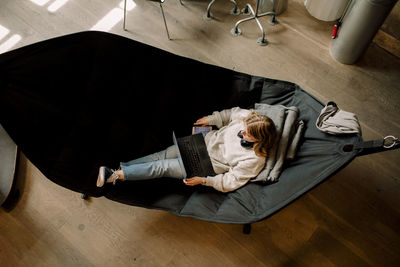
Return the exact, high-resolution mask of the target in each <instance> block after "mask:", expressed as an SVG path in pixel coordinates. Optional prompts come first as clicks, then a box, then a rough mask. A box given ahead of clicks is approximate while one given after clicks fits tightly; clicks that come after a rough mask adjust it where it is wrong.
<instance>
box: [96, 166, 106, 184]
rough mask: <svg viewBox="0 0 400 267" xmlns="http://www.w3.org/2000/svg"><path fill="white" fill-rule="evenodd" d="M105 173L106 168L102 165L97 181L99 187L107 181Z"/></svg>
mask: <svg viewBox="0 0 400 267" xmlns="http://www.w3.org/2000/svg"><path fill="white" fill-rule="evenodd" d="M104 174H105V168H104V167H100V170H99V175H98V176H97V183H96V185H97V187H103V185H104V182H105V177H104Z"/></svg>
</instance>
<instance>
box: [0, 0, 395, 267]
mask: <svg viewBox="0 0 400 267" xmlns="http://www.w3.org/2000/svg"><path fill="white" fill-rule="evenodd" d="M120 2H121V0H107V1H104V0H103V1H102V0H86V1H82V0H69V1H67V2H66V3H65V4H64V5H63V6H62V7H60V8H59V9H58V10H57V11H55V12H50V11H48V8H49V7H50V6H52V7H53V6H54V5H52V4H54V3H58V1H56V0H36V3H41V4H42V5H41V6H40V5H37V4H35V3H34V1H33V0H31V1H30V0H1V1H0V25H1V26H2V27H0V38H1V36H2V35H1V32H2V31H1V29H3V35H4V33H7V34H6V35H5V37H3V38H2V39H1V40H0V49H3V50H6V49H7V48H6V45H7V43H11V42H12V40H19V41H17V42H16V43H15V44H14V45H13V46H12V48H17V47H21V46H25V45H28V44H31V43H34V42H37V41H41V40H44V39H47V38H51V37H55V36H59V35H63V34H68V33H73V32H78V31H83V30H89V29H92V28H93V27H94V26H95V25H96V24H97V26H96V27H95V29H96V28H97V29H105V28H104V27H103V28H101V25H102V24H98V21H100V20H101V19H102V18H104V17H107V14H114V15H113V18H114V20H115V21H114V22H113V23H114V24H115V26H114V27H111V26H112V25H113V24H111V26H110V27H108V28H109V31H110V32H113V33H116V34H120V35H123V36H126V37H128V38H132V39H134V40H138V41H140V42H144V43H147V44H150V45H153V46H156V47H159V48H161V49H164V50H168V51H171V52H173V53H175V54H178V55H183V56H186V57H191V58H195V59H198V60H201V61H204V62H207V63H211V64H215V65H219V66H223V67H225V68H229V69H234V70H236V71H240V72H246V73H249V74H254V75H260V76H264V77H269V78H275V79H282V80H287V81H291V82H295V83H297V84H299V85H300V86H301V87H302V88H303V89H305V90H307V91H308V92H309V93H311V94H313V95H314V96H316V97H317V98H319V99H320V100H321V101H323V102H327V101H329V100H333V101H335V102H336V103H338V105H339V107H341V108H342V109H343V110H347V111H351V112H354V113H356V114H357V115H358V117H359V119H360V121H361V122H362V128H363V136H364V139H365V140H370V139H377V138H382V137H384V136H386V135H389V134H392V135H396V136H400V60H399V58H397V57H395V56H393V55H392V54H390V53H388V52H386V51H385V50H383V49H382V48H380V47H379V46H377V45H375V44H374V43H372V44H371V46H370V47H369V49H368V50H367V52H366V54H365V55H364V56H363V57H362V58H361V59H360V61H359V62H358V63H357V64H355V65H343V64H341V63H338V62H337V61H335V60H334V59H333V58H332V57H331V56H330V54H329V46H330V43H331V41H332V39H331V37H330V34H331V29H332V25H333V24H332V23H326V22H321V21H318V20H316V19H314V18H313V17H311V16H310V15H309V14H308V13H307V11H306V10H305V8H304V6H303V5H302V2H303V1H302V0H290V1H289V7H288V9H287V11H286V12H285V13H283V14H282V15H280V16H279V17H278V19H279V24H278V25H276V26H270V25H269V24H268V23H267V18H263V19H261V21H262V24H263V25H264V27H265V29H266V32H267V38H268V41H269V45H268V46H265V47H260V46H258V45H257V43H256V40H257V38H258V37H259V36H260V32H259V30H258V28H257V26H256V24H255V22H254V21H253V22H247V23H245V24H243V26H241V29H242V31H243V34H242V35H241V36H238V37H233V36H232V35H231V33H230V30H231V29H232V28H233V25H234V23H235V22H236V21H237V20H238V19H239V18H244V17H245V16H244V15H239V16H233V15H230V14H229V11H230V9H231V8H232V5H231V4H230V3H229V2H228V1H227V0H226V1H223V0H220V1H218V2H217V3H216V5H215V6H214V8H213V10H212V11H213V14H214V16H215V17H216V19H214V20H211V21H205V20H204V19H203V14H204V12H205V9H206V7H207V4H208V3H207V2H205V1H203V0H201V1H200V0H183V2H184V5H183V6H181V5H180V4H179V1H177V0H169V1H167V2H166V3H165V4H164V10H165V14H166V18H167V23H168V26H169V30H170V33H171V37H172V38H173V40H172V41H169V40H167V38H166V33H165V29H164V24H163V21H162V17H161V13H160V8H159V6H158V4H157V3H154V2H149V1H144V0H136V6H135V7H134V8H133V9H132V10H131V11H129V12H128V17H127V27H128V31H126V32H125V31H123V30H122V20H121V19H120V18H121V17H118V16H121V14H122V9H121V8H120ZM238 3H239V6H240V7H241V8H242V7H244V5H245V3H246V1H244V0H243V1H241V0H239V1H238ZM110 11H112V12H113V13H109V12H110ZM99 27H100V28H99ZM4 29H7V30H8V32H7V31H6V30H4ZM11 37H13V38H14V39H12V38H11ZM12 48H9V49H12ZM22 78H23V77H21V79H22ZM17 171H18V179H19V180H20V181H23V186H24V190H23V193H22V195H21V199H20V201H19V202H18V203H17V205H16V206H15V207H14V208H13V209H4V208H2V209H0V266H3V267H6V266H12V267H17V266H400V151H399V150H398V151H390V152H384V153H379V154H375V155H369V156H364V157H359V158H357V159H355V160H354V161H353V162H351V163H350V164H349V165H348V166H347V167H346V168H345V169H343V170H342V171H340V172H339V173H337V174H336V175H335V176H333V177H332V178H331V179H329V180H328V181H327V182H325V183H323V184H321V185H320V186H318V187H316V188H315V189H313V190H312V191H310V192H309V193H307V194H305V195H304V196H303V197H301V198H300V199H299V200H297V201H295V202H294V203H293V204H291V205H289V206H288V207H286V208H284V209H283V210H282V211H280V212H279V213H277V214H275V215H274V216H272V217H271V218H269V219H267V220H265V221H262V222H259V223H255V224H253V228H252V233H251V234H250V235H244V234H242V228H241V226H240V225H226V224H216V223H208V222H203V221H199V220H195V219H190V218H181V217H177V216H175V215H172V214H170V213H167V212H162V211H153V210H146V209H142V208H137V207H132V206H127V205H123V204H119V203H116V202H112V201H110V200H107V199H105V198H98V199H90V200H88V201H83V200H81V199H80V195H79V194H77V193H74V192H72V191H69V190H67V189H65V188H62V187H60V186H58V185H56V184H54V183H52V182H51V181H50V180H48V179H46V178H45V177H44V176H43V175H42V174H41V173H40V171H39V170H38V169H37V168H36V167H35V166H33V165H32V164H31V163H30V162H29V160H27V159H26V158H25V157H24V155H23V154H22V155H21V157H20V162H19V167H18V170H17Z"/></svg>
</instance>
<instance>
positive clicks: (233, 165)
mask: <svg viewBox="0 0 400 267" xmlns="http://www.w3.org/2000/svg"><path fill="white" fill-rule="evenodd" d="M249 113H250V111H249V110H246V109H241V108H238V107H236V108H232V109H227V110H223V111H221V112H218V111H216V112H214V113H213V114H212V115H209V116H208V118H209V121H210V125H216V126H217V128H218V130H216V131H211V132H209V133H208V134H207V135H206V137H205V142H206V145H207V150H208V153H209V155H210V158H211V162H212V165H213V168H214V171H215V173H216V174H217V175H215V176H208V177H207V179H206V184H205V185H207V186H212V187H214V188H215V189H216V190H218V191H221V192H229V191H233V190H235V189H237V188H239V187H241V186H243V185H245V184H246V183H247V182H248V181H249V180H250V179H251V178H254V177H256V176H257V175H258V174H259V172H260V171H261V170H262V169H263V168H264V166H265V157H260V156H258V155H256V154H255V152H254V150H253V149H252V148H250V149H249V148H244V147H242V146H241V145H240V138H239V137H238V136H237V134H238V132H239V131H240V130H244V127H245V125H244V122H243V119H244V118H245V117H246V116H247V115H248V114H249Z"/></svg>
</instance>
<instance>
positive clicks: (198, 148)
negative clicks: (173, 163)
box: [172, 132, 215, 178]
mask: <svg viewBox="0 0 400 267" xmlns="http://www.w3.org/2000/svg"><path fill="white" fill-rule="evenodd" d="M172 136H173V140H174V145H176V146H177V147H178V154H179V155H178V159H179V164H180V165H181V167H182V170H184V172H185V177H187V178H191V177H193V176H200V177H207V176H214V175H215V172H214V169H213V166H212V163H211V159H210V156H209V155H208V151H207V146H206V143H205V142H204V137H203V135H202V134H201V133H199V134H193V135H188V136H185V137H180V138H176V135H175V132H173V133H172Z"/></svg>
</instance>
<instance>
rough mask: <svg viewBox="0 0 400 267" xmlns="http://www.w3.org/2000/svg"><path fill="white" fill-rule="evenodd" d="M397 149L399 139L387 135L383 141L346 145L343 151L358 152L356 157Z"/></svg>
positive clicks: (399, 146)
mask: <svg viewBox="0 0 400 267" xmlns="http://www.w3.org/2000/svg"><path fill="white" fill-rule="evenodd" d="M398 148H400V140H399V138H396V137H394V136H392V135H389V136H386V137H385V138H383V139H378V140H372V141H363V142H359V143H357V144H354V145H346V146H344V148H343V150H344V151H346V152H350V151H354V150H356V151H358V153H357V156H364V155H369V154H373V153H378V152H383V151H389V150H393V149H398Z"/></svg>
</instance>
